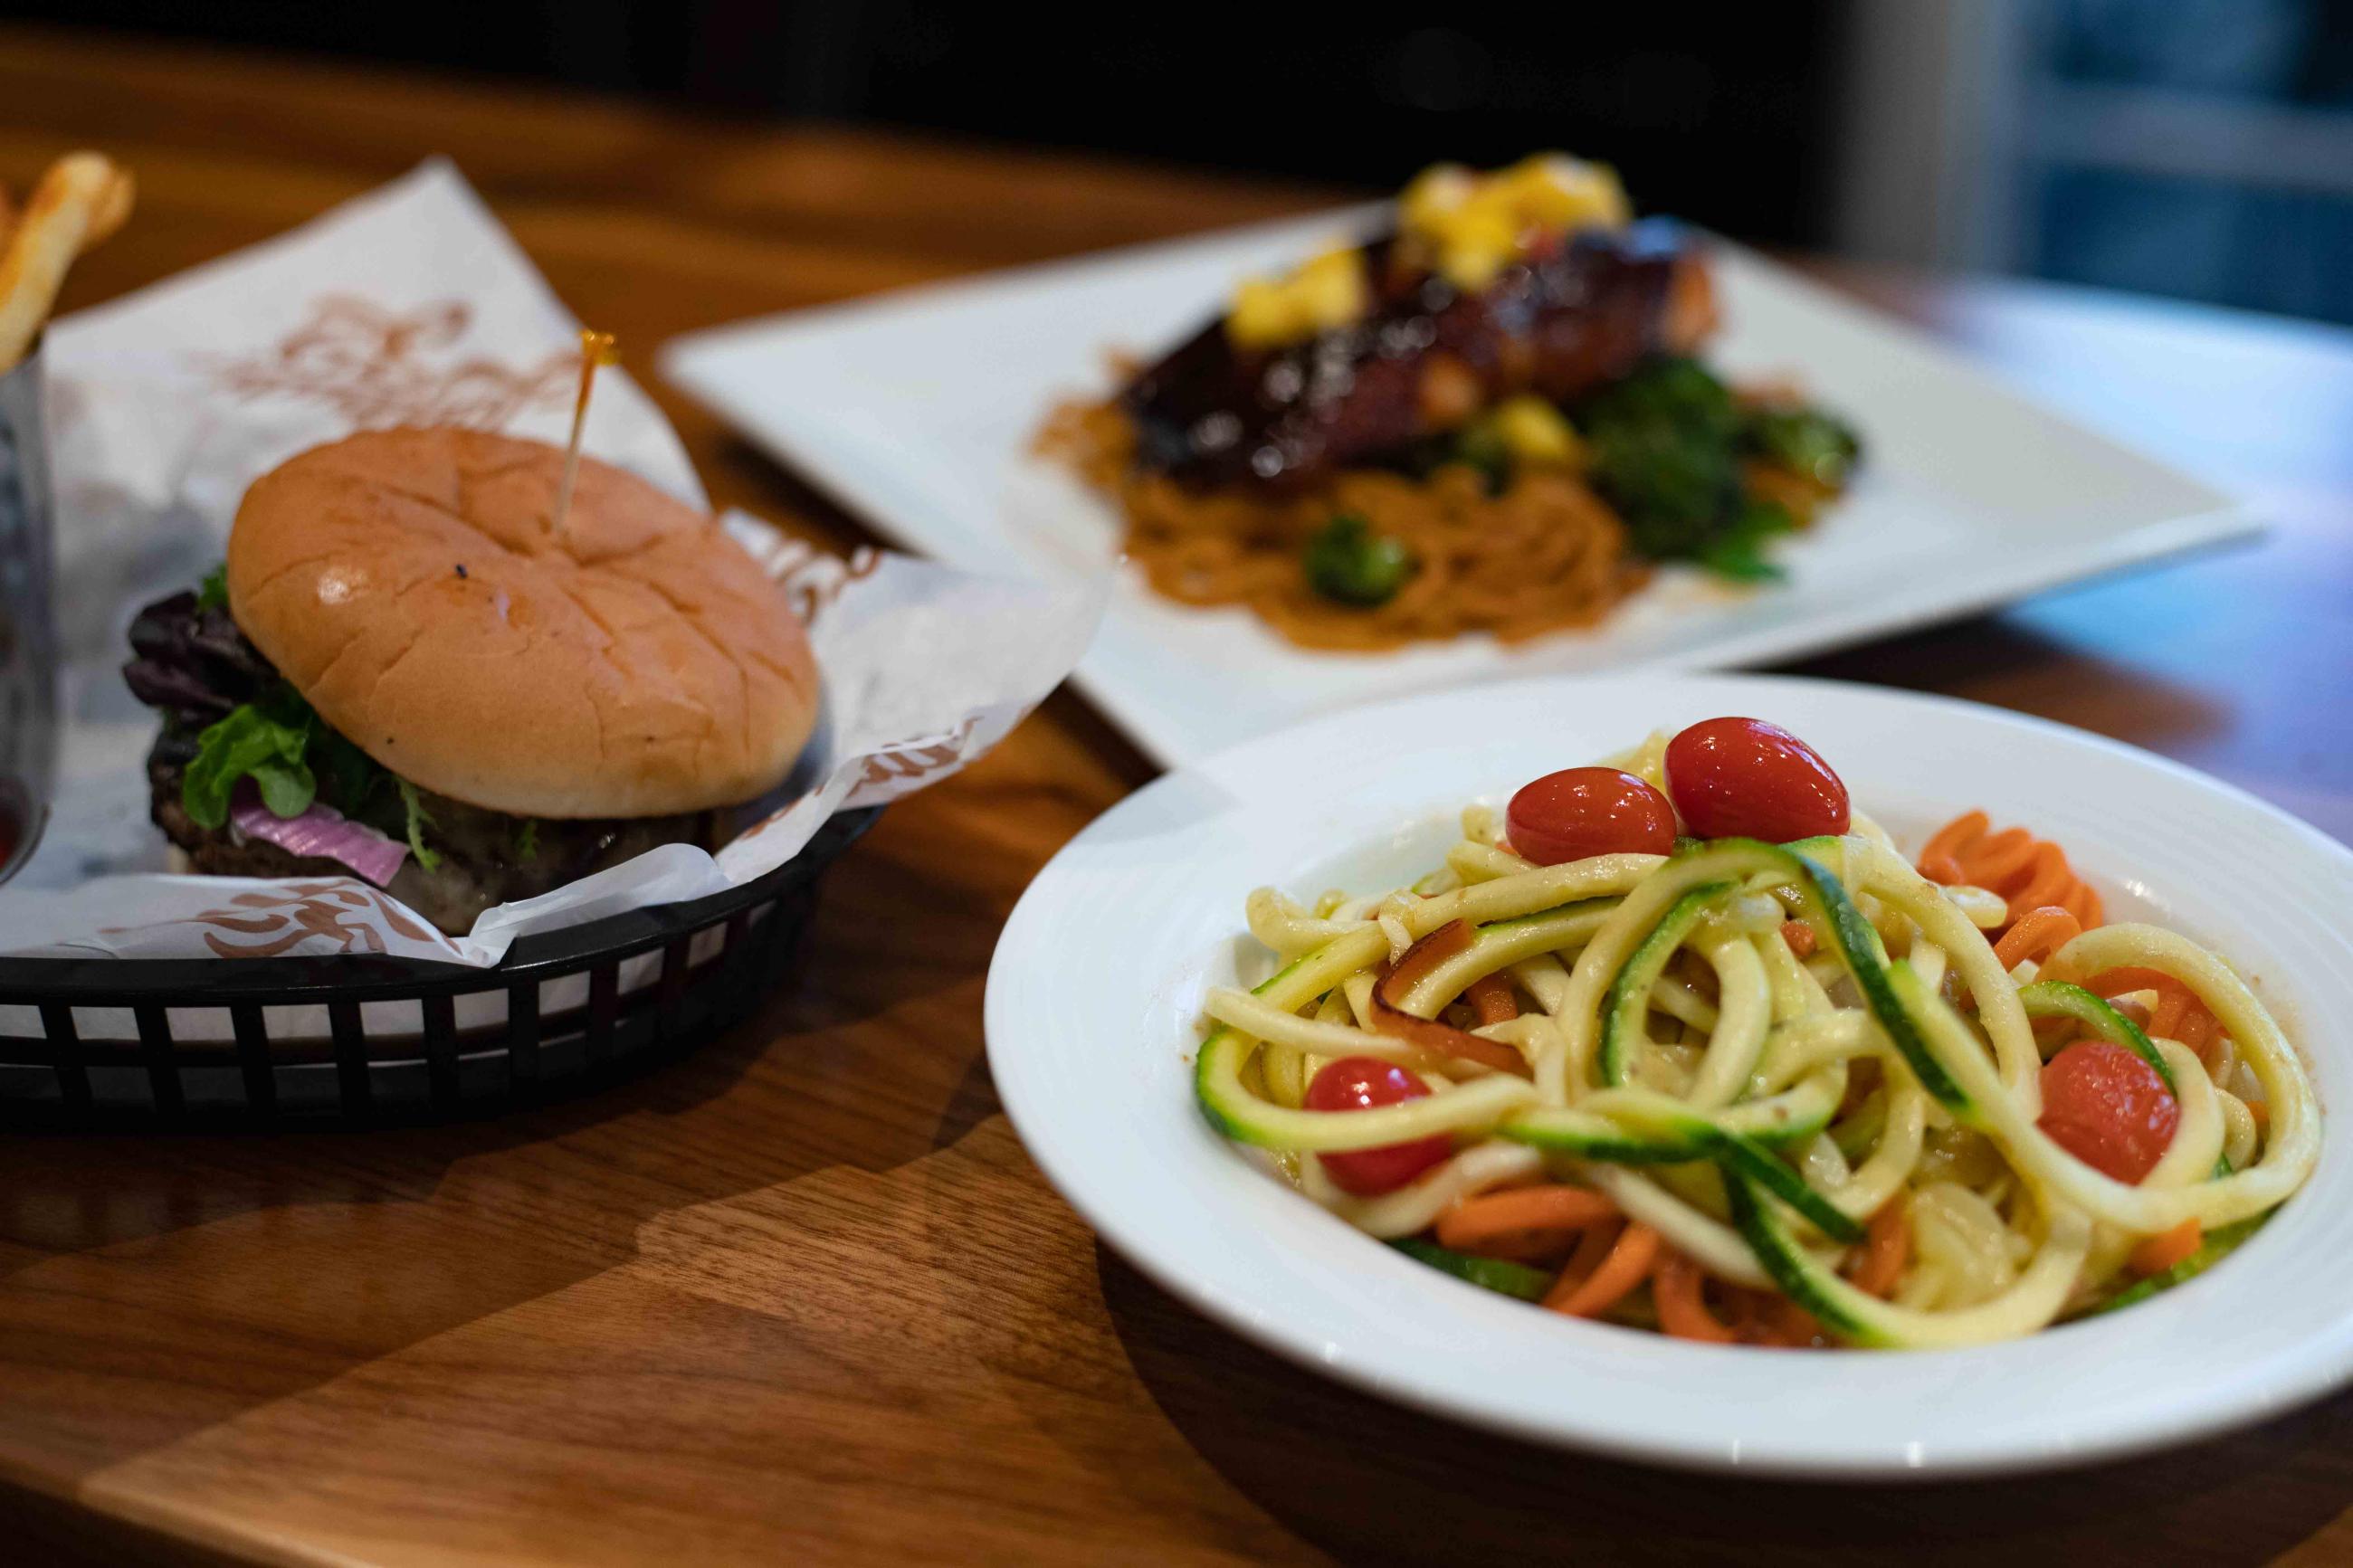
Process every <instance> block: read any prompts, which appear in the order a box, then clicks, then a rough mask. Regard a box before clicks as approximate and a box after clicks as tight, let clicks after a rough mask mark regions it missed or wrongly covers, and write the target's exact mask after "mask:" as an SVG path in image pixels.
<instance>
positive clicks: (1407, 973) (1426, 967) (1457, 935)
mask: <svg viewBox="0 0 2353 1568" xmlns="http://www.w3.org/2000/svg"><path fill="white" fill-rule="evenodd" d="M1471 942H1472V931H1471V922H1470V921H1447V922H1446V923H1445V924H1444V925H1442V926H1440V927H1439V928H1438V929H1437V930H1436V931H1431V932H1430V934H1429V935H1428V936H1426V937H1423V938H1422V939H1421V940H1420V941H1419V942H1415V943H1414V944H1413V945H1412V946H1411V947H1409V948H1407V949H1406V950H1405V952H1403V953H1402V954H1401V955H1400V956H1399V957H1398V961H1397V963H1394V964H1391V965H1390V966H1389V972H1388V974H1387V975H1385V976H1384V977H1383V978H1382V980H1381V984H1380V994H1381V1000H1382V1001H1384V1002H1387V1003H1388V1004H1389V1005H1391V1006H1395V1005H1397V1003H1398V998H1399V997H1401V996H1403V995H1404V994H1406V993H1407V992H1409V991H1410V990H1412V989H1413V987H1414V984H1415V983H1416V982H1418V981H1419V980H1420V978H1421V977H1422V976H1423V975H1425V974H1427V973H1430V971H1431V970H1433V969H1435V968H1437V967H1438V966H1439V965H1440V964H1441V963H1445V962H1446V961H1447V960H1448V959H1450V958H1452V957H1453V956H1454V955H1455V954H1456V953H1458V952H1461V951H1462V950H1463V949H1464V948H1467V947H1469V946H1470V945H1471Z"/></svg>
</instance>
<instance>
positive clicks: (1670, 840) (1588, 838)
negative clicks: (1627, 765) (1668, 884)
mask: <svg viewBox="0 0 2353 1568" xmlns="http://www.w3.org/2000/svg"><path fill="white" fill-rule="evenodd" d="M1504 822H1505V825H1506V826H1505V831H1506V833H1507V834H1508V835H1509V837H1510V838H1511V841H1512V848H1513V849H1514V852H1516V853H1517V854H1519V855H1520V856H1521V857H1522V858H1525V859H1529V860H1533V861H1535V863H1536V864H1537V865H1539V866H1558V865H1562V864H1565V863H1566V862H1567V861H1570V860H1583V859H1585V858H1588V857H1589V856H1594V855H1664V854H1666V853H1667V852H1668V851H1669V850H1671V849H1672V848H1673V847H1675V808H1674V807H1673V806H1672V805H1668V804H1667V797H1666V796H1665V795H1661V794H1660V793H1659V792H1658V791H1657V790H1654V789H1652V788H1651V786H1650V785H1649V784H1644V783H1643V782H1642V781H1641V779H1638V778H1636V777H1635V776H1634V775H1633V774H1632V773H1620V772H1619V771H1618V770H1617V769H1616V768H1567V769H1564V770H1562V771H1561V772H1559V773H1546V774H1545V776H1544V777H1542V778H1540V779H1538V780H1536V781H1535V783H1534V784H1528V785H1526V786H1525V787H1524V788H1522V789H1521V791H1520V793H1519V794H1517V795H1514V796H1513V797H1512V807H1511V810H1510V811H1509V812H1507V813H1506V814H1505V816H1504Z"/></svg>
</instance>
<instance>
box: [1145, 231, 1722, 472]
mask: <svg viewBox="0 0 2353 1568" xmlns="http://www.w3.org/2000/svg"><path fill="white" fill-rule="evenodd" d="M1364 255H1365V258H1366V274H1367V276H1368V278H1369V279H1370V280H1371V284H1372V290H1373V303H1372V309H1371V310H1369V311H1368V312H1367V313H1366V317H1365V319H1364V320H1362V321H1357V322H1355V323H1353V324H1351V325H1349V326H1345V327H1339V328H1334V329H1331V330H1329V331H1324V332H1321V333H1319V334H1317V335H1316V336H1314V337H1313V338H1310V339H1308V340H1307V341H1305V342H1299V343H1293V344H1291V345H1288V346H1286V347H1283V348H1280V349H1273V350H1258V351H1250V350H1242V349H1238V348H1236V347H1235V346H1234V344H1233V342H1232V340H1231V339H1230V338H1229V336H1228V334H1227V332H1226V330H1225V323H1224V320H1223V318H1220V319H1219V320H1218V321H1212V322H1210V323H1209V324H1208V326H1206V327H1204V328H1203V329H1202V330H1201V331H1199V332H1198V333H1196V334H1195V335H1194V336H1193V337H1192V338H1190V339H1189V340H1187V342H1184V343H1182V344H1180V345H1179V346H1178V347H1176V349H1175V350H1173V351H1172V352H1171V353H1169V354H1168V355H1167V356H1166V358H1164V359H1162V360H1160V361H1159V362H1158V363H1155V364H1153V365H1151V366H1150V367H1148V368H1146V369H1145V371H1143V372H1142V373H1141V374H1138V375H1137V376H1136V377H1135V378H1134V380H1133V381H1132V382H1130V383H1129V384H1128V385H1127V386H1126V388H1125V389H1124V390H1123V392H1122V393H1121V394H1120V403H1121V405H1122V406H1123V407H1124V409H1125V410H1126V411H1127V413H1128V414H1129V416H1131V417H1132V418H1133V419H1134V422H1135V426H1136V430H1137V447H1136V461H1137V463H1138V465H1139V466H1140V467H1142V468H1145V469H1146V470H1149V471H1156V472H1161V473H1166V474H1168V475H1169V476H1171V477H1172V478H1175V479H1178V480H1180V481H1182V482H1184V483H1186V484H1188V485H1193V486H1197V487H1203V488H1209V487H1223V486H1229V485H1250V484H1257V485H1271V486H1281V487H1296V486H1301V485H1305V484H1308V483H1312V482H1313V481H1314V480H1316V479H1322V478H1324V477H1325V476H1326V475H1328V474H1329V473H1331V472H1332V470H1334V469H1335V468H1350V467H1356V466H1363V465H1366V464H1370V463H1377V462H1378V461H1380V460H1381V459H1382V458H1385V457H1388V456H1389V455H1391V454H1393V453H1396V452H1398V451H1399V450H1400V449H1402V448H1404V447H1409V446H1410V445H1411V444H1412V443H1413V442H1415V441H1417V440H1419V439H1420V438H1422V437H1426V436H1430V435H1433V434H1436V433H1438V432H1440V431H1443V430H1448V429H1451V428H1453V427H1454V426H1459V425H1461V423H1463V422H1464V421H1465V420H1467V419H1468V418H1469V417H1470V416H1472V414H1475V413H1476V412H1478V411H1479V410H1480V409H1481V408H1483V407H1485V406H1487V405H1490V404H1492V403H1493V402H1495V401H1497V400H1498V399H1501V398H1504V397H1508V396H1511V395H1514V394H1518V393H1523V392H1534V393H1537V394H1540V395H1543V396H1546V397H1548V398H1551V399H1553V400H1554V401H1556V402H1562V401H1566V400H1567V399H1569V398H1573V397H1575V396H1577V395H1578V394H1580V393H1583V392H1585V391H1588V390H1589V389H1590V388H1592V387H1594V386H1597V385H1599V384H1601V383H1603V382H1605V381H1609V380H1614V379H1615V378H1617V377H1619V376H1621V375H1623V374H1626V373H1627V372H1628V371H1630V370H1631V369H1632V368H1633V367H1634V366H1635V365H1636V364H1638V363H1641V361H1642V360H1643V359H1645V358H1647V357H1648V356H1650V355H1651V354H1653V353H1662V352H1665V353H1681V352H1685V351H1687V350H1689V349H1690V348H1691V347H1693V346H1694V344H1695V343H1696V342H1697V341H1698V340H1699V339H1700V338H1701V337H1703V336H1704V335H1705V334H1706V332H1707V331H1708V330H1709V328H1710V327H1712V326H1713V325H1714V309H1713V304H1712V300H1711V296H1710V292H1709V285H1708V278H1707V271H1706V265H1705V262H1704V258H1702V257H1701V256H1700V254H1699V253H1698V251H1697V250H1696V248H1695V247H1694V245H1693V243H1692V241H1691V239H1690V237H1689V236H1688V235H1687V234H1686V233H1685V232H1684V231H1683V230H1682V229H1680V228H1678V227H1676V226H1673V225H1672V224H1668V223H1663V222H1661V221H1658V220H1650V221H1646V222H1643V223H1639V224H1636V225H1634V226H1631V227H1630V228H1627V229H1624V230H1620V231H1615V232H1610V231H1601V230H1592V231H1588V232H1585V233H1582V234H1579V235H1577V236H1576V237H1574V238H1573V239H1571V240H1570V241H1569V242H1568V243H1567V245H1565V246H1563V247H1559V248H1557V249H1556V250H1554V251H1553V252H1552V253H1551V254H1550V255H1547V256H1544V257H1541V258H1536V259H1535V260H1532V261H1529V262H1525V263H1522V264H1519V265H1514V266H1511V267H1507V268H1504V271H1503V272H1502V273H1501V274H1500V275H1498V276H1497V278H1496V279H1495V280H1494V281H1493V283H1492V284H1490V285H1489V286H1488V287H1487V288H1485V289H1481V290H1479V291H1477V292H1475V293H1472V292H1465V291H1463V290H1462V289H1458V288H1457V287H1455V286H1454V285H1453V284H1452V283H1450V282H1449V281H1447V280H1446V279H1444V278H1442V277H1440V276H1438V275H1436V274H1434V273H1430V272H1428V271H1423V270H1419V269H1416V268H1408V267H1405V266H1404V265H1402V264H1401V262H1400V258H1399V256H1398V247H1397V243H1396V241H1395V238H1394V237H1381V238H1378V239H1376V240H1374V241H1372V242H1371V243H1370V244H1368V245H1366V247H1364Z"/></svg>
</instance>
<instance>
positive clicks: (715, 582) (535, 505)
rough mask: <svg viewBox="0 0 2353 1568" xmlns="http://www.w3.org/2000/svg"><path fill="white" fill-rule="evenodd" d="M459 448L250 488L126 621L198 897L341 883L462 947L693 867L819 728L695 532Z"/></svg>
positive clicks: (759, 587)
mask: <svg viewBox="0 0 2353 1568" xmlns="http://www.w3.org/2000/svg"><path fill="white" fill-rule="evenodd" d="M564 464H565V454H564V452H563V451H562V450H561V449H560V448H557V447H550V446H546V445H543V444H542V443H539V442H535V441H525V440H517V439H513V438H512V437H502V436H494V435H488V434H484V433H482V432H480V431H473V430H455V429H400V430H383V431H370V432H366V433H364V434H361V435H356V436H353V437H348V438H347V439H344V440H341V441H336V442H332V443H331V444H329V445H326V446H323V447H313V448H311V450H309V451H307V452H303V453H301V454H300V455H299V456H297V457H295V458H292V459H290V460H289V461H288V462H287V463H285V464H284V465H283V466H281V467H280V468H277V469H275V470H273V471H272V472H270V473H269V474H267V475H265V476H263V477H262V478H261V479H259V480H257V481H256V482H255V483H254V484H253V486H252V487H251V489H248V491H247V492H246V495H245V498H244V500H243V502H242V503H241V504H240V505H239V507H238V509H237V519H236V521H235V524H234V525H233V527H232V529H231V531H230V533H229V540H228V552H227V560H226V562H225V563H223V565H222V567H221V569H220V570H219V571H218V572H216V573H215V574H213V575H212V576H211V577H210V578H208V579H207V580H206V583H205V584H204V585H203V586H202V587H201V588H200V589H197V590H195V591H193V592H186V593H181V594H176V595H173V596H172V597H170V598H167V599H164V600H162V601H160V602H159V603H156V604H153V605H149V606H147V607H146V608H145V609H144V610H142V611H141V612H140V614H139V616H138V617H137V619H136V620H135V621H134V622H133V623H132V628H131V644H132V652H133V654H134V656H135V657H134V658H132V661H131V663H130V664H128V665H127V666H125V667H124V670H123V675H124V679H126V680H127V681H128V682H129V684H130V687H131V689H132V692H133V693H134V694H136V695H137V696H138V698H139V699H140V700H142V702H145V703H146V704H148V705H149V706H151V707H153V708H154V709H156V710H158V711H159V712H160V713H161V714H162V716H163V730H162V733H161V734H160V735H159V736H158V738H157V740H156V742H155V745H154V748H153V751H152V752H150V753H149V756H148V760H147V773H148V779H149V783H150V785H151V790H152V796H151V809H152V815H153V818H154V821H155V824H156V826H159V827H160V828H162V829H163V831H164V835H165V836H166V837H168V838H170V840H171V841H172V843H173V845H174V847H176V849H177V850H178V851H179V852H180V853H181V854H183V855H185V858H186V862H187V865H188V867H189V868H191V869H193V870H195V871H198V872H203V873H209V874H214V875H221V876H244V877H301V876H350V875H354V874H356V875H358V876H360V877H363V878H364V879H367V880H368V881H370V882H372V883H374V884H375V885H376V886H378V887H381V888H382V889H385V892H387V893H389V894H391V895H392V896H393V897H394V898H396V899H398V900H400V901H401V902H402V903H404V904H406V905H407V906H408V907H409V908H410V909H412V910H416V911H417V913H419V914H421V915H423V916H424V917H425V918H426V919H427V920H429V921H432V922H433V923H434V924H435V925H437V926H438V927H440V928H441V929H442V930H443V931H449V932H452V933H461V932H463V931H467V930H469V929H470V928H471V926H472V924H473V922H474V919H475V917H476V916H478V915H480V913H481V912H482V911H483V910H487V909H489V908H491V906H493V905H496V904H501V903H505V902H508V901H511V900H516V899H527V898H532V897H535V896H537V895H539V894H541V893H545V892H548V891H550V890H551V889H555V888H558V887H561V886H563V885H564V884H565V883H567V882H571V881H574V880H576V879H579V878H582V877H585V876H587V875H588V874H590V873H591V872H595V871H598V870H601V869H603V868H606V867H608V866H614V865H617V864H619V863H620V862H622V861H624V860H627V859H629V858H632V857H634V856H637V855H639V854H642V853H643V852H644V851H646V850H648V849H650V848H653V847H656V846H659V845H663V844H675V843H688V844H696V845H701V846H702V847H706V848H707V847H715V846H716V845H717V844H718V843H719V842H721V841H722V840H723V837H724V836H725V834H726V831H727V829H728V828H729V827H730V826H731V818H732V816H733V809H732V808H734V807H736V806H739V805H744V803H747V802H750V801H753V800H755V799H757V798H758V797H759V796H761V795H765V794H766V793H768V792H769V791H771V790H773V789H775V788H776V786H777V785H778V784H781V783H783V781H784V779H785V776H786V773H788V772H789V771H790V770H791V768H792V764H793V763H794V761H795V759H796V758H797V756H798V755H799V753H800V751H801V748H802V746H803V745H804V744H805V743H806V742H807V739H808V736H809V731H810V730H811V728H812V727H813V725H814V723H815V721H816V717H817V710H818V674H817V667H816V663H815V661H814V660H813V659H812V658H811V656H810V653H809V648H808V642H807V637H805V636H804V635H803V633H802V630H801V626H800V622H799V620H798V618H797V616H795V615H794V614H793V611H792V608H791V605H789V604H788V603H787V601H786V596H785V594H784V592H783V590H782V589H781V588H780V587H778V586H777V584H775V583H774V582H772V581H771V580H770V579H769V578H768V577H767V576H766V574H764V573H763V572H762V571H761V570H760V568H759V566H758V565H757V564H756V563H754V561H753V560H752V558H751V556H750V555H749V554H748V553H746V552H744V549H743V548H742V547H741V546H740V545H738V544H737V543H736V542H734V541H733V540H732V539H730V538H729V537H728V536H727V534H726V533H725V531H723V530H722V529H721V528H720V527H719V525H718V523H717V522H716V521H714V520H713V519H712V518H710V517H708V516H706V515H704V514H703V513H702V512H699V511H697V510H694V509H693V508H691V507H689V506H687V505H685V504H683V503H682V502H681V501H679V500H675V499H673V498H671V497H670V496H668V495H665V494H664V493H662V492H661V491H660V490H659V489H655V488H654V487H653V486H652V485H650V484H648V483H647V482H646V481H644V480H643V479H638V478H637V477H636V476H634V475H632V474H628V473H626V472H624V471H622V470H621V469H618V468H612V467H610V466H608V465H607V464H604V463H599V462H597V461H596V460H594V459H593V458H582V459H581V460H580V464H579V468H578V471H577V474H576V478H575V483H574V488H573V490H572V497H571V503H570V507H569V510H568V511H567V512H566V514H565V517H564V518H563V519H562V520H561V521H559V520H558V519H557V518H556V517H555V515H554V512H555V507H556V499H555V498H556V494H557V490H558V487H559V485H560V484H561V482H562V475H563V471H564Z"/></svg>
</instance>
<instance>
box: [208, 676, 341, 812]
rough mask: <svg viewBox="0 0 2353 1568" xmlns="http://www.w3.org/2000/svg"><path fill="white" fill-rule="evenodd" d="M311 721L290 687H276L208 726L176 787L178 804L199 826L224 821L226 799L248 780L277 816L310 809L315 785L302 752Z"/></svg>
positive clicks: (307, 744) (308, 738) (311, 716)
mask: <svg viewBox="0 0 2353 1568" xmlns="http://www.w3.org/2000/svg"><path fill="white" fill-rule="evenodd" d="M289 699H291V700H289ZM316 717H317V716H316V715H315V714H313V713H312V712H311V710H310V706H309V705H308V704H307V703H305V702H303V701H302V700H301V698H300V697H295V696H294V695H293V689H292V688H290V687H283V686H281V687H280V688H278V689H275V690H273V691H271V692H269V694H267V695H266V696H265V697H264V698H263V699H262V700H260V701H258V702H248V703H246V704H245V705H244V706H243V707H240V708H237V709H235V710H231V711H230V713H229V715H228V716H227V718H225V719H223V720H221V721H219V722H217V723H215V724H212V725H209V726H207V727H206V730H205V731H204V732H203V733H202V734H200V735H198V736H197V737H196V754H195V759H194V760H193V761H191V762H190V763H188V770H187V773H186V774H185V776H184V777H183V778H182V780H181V783H180V805H182V807H183V808H185V810H186V812H187V814H188V816H189V817H190V818H191V819H192V820H193V821H195V823H196V825H197V826H200V827H218V826H220V825H221V824H222V823H224V822H227V820H228V803H229V795H230V794H231V793H232V792H233V791H234V790H235V789H236V788H237V781H238V780H239V779H242V778H247V777H250V778H251V779H252V780H253V782H254V783H255V784H258V785H259V786H260V790H261V804H262V805H266V806H268V807H269V809H270V811H271V812H272V813H273V814H275V815H276V816H301V815H302V814H303V813H304V812H305V811H307V810H309V809H310V807H311V801H312V800H313V799H315V798H316V797H317V795H318V793H319V786H318V780H317V778H316V777H315V776H314V775H313V774H312V773H311V766H310V763H307V762H306V761H304V760H303V753H304V752H306V751H307V750H309V748H310V744H311V725H312V724H313V723H314V722H315V721H316Z"/></svg>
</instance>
